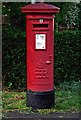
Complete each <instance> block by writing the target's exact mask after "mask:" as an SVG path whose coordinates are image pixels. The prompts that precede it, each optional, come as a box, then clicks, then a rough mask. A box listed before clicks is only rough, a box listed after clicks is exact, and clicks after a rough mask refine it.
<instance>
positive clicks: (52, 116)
mask: <svg viewBox="0 0 81 120" xmlns="http://www.w3.org/2000/svg"><path fill="white" fill-rule="evenodd" d="M6 117H7V118H8V120H9V118H14V120H15V118H20V119H19V120H21V119H22V120H24V119H25V118H26V120H30V119H29V118H31V119H32V118H34V119H35V120H42V119H43V118H44V120H47V118H49V119H51V120H52V119H53V120H55V119H57V118H59V119H63V120H67V119H69V120H71V119H72V120H81V118H80V113H75V112H72V113H71V112H65V113H63V112H60V113H58V112H54V113H50V114H48V115H42V114H39V113H33V114H28V113H20V112H19V111H14V112H8V113H7V116H6ZM27 118H28V119H27ZM2 120H4V119H2Z"/></svg>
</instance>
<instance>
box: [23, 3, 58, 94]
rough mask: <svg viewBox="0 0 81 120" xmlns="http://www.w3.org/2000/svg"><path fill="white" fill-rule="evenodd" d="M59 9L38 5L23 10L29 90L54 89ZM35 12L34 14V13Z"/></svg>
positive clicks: (28, 6)
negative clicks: (55, 19) (55, 39)
mask: <svg viewBox="0 0 81 120" xmlns="http://www.w3.org/2000/svg"><path fill="white" fill-rule="evenodd" d="M58 11H59V8H57V7H55V6H52V5H48V4H43V3H38V4H33V5H27V6H25V7H23V8H22V12H26V13H27V15H26V43H27V46H26V47H27V61H26V64H27V90H31V91H34V92H46V91H52V90H53V89H54V28H53V27H54V19H53V13H55V12H58ZM33 12H34V13H33Z"/></svg>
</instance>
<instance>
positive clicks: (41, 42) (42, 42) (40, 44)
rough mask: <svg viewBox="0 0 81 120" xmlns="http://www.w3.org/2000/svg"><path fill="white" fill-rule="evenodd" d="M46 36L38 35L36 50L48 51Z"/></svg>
mask: <svg viewBox="0 0 81 120" xmlns="http://www.w3.org/2000/svg"><path fill="white" fill-rule="evenodd" d="M45 37H46V36H45V34H36V49H46V38H45Z"/></svg>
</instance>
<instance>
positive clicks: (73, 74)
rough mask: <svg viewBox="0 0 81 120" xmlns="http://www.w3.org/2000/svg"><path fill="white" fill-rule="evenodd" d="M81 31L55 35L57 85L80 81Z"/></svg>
mask: <svg viewBox="0 0 81 120" xmlns="http://www.w3.org/2000/svg"><path fill="white" fill-rule="evenodd" d="M80 40H81V31H64V32H59V33H56V34H55V83H58V84H59V83H62V82H63V81H67V82H70V81H79V80H80V76H79V66H80V65H79V64H80V62H79V57H80Z"/></svg>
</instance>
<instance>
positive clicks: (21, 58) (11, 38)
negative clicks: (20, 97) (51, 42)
mask: <svg viewBox="0 0 81 120" xmlns="http://www.w3.org/2000/svg"><path fill="white" fill-rule="evenodd" d="M2 32H3V40H2V50H3V52H2V56H3V59H2V62H3V68H2V69H3V70H2V71H3V72H2V75H3V85H4V86H7V87H10V88H14V89H21V88H25V87H26V38H25V31H24V32H22V31H21V30H19V29H15V28H14V27H11V26H10V25H6V26H3V30H2ZM80 39H81V31H65V32H58V33H55V84H60V83H62V82H63V81H74V80H75V81H79V79H80V76H79V49H80V44H79V40H80Z"/></svg>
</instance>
